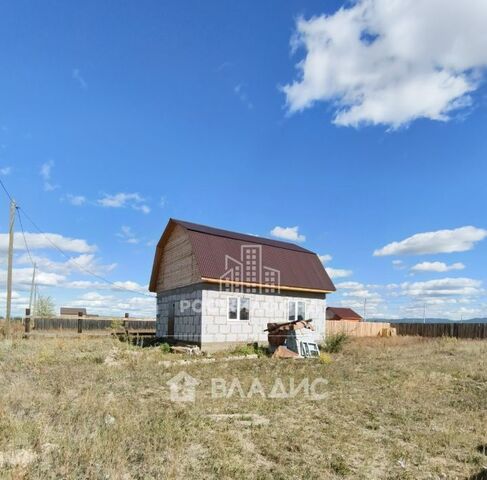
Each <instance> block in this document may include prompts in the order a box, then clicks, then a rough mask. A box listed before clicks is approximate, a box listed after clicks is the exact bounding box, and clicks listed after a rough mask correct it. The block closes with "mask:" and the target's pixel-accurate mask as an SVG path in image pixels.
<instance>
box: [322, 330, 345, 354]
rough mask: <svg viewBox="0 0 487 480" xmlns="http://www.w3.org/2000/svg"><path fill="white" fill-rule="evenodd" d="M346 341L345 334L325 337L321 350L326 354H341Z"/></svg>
mask: <svg viewBox="0 0 487 480" xmlns="http://www.w3.org/2000/svg"><path fill="white" fill-rule="evenodd" d="M347 341H348V336H347V334H345V333H337V334H335V335H330V336H328V337H326V339H325V343H324V345H323V347H322V350H323V351H324V352H328V353H338V352H341V351H342V349H343V346H344V345H345V343H346V342H347Z"/></svg>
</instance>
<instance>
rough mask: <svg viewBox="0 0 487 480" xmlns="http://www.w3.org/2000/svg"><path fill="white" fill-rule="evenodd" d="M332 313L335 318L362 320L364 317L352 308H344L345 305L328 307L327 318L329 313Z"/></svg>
mask: <svg viewBox="0 0 487 480" xmlns="http://www.w3.org/2000/svg"><path fill="white" fill-rule="evenodd" d="M330 313H332V314H333V315H334V318H337V319H340V318H346V319H357V320H362V317H361V316H360V315H359V314H358V313H357V312H356V311H354V310H352V309H351V308H343V307H327V308H326V314H327V315H326V318H328V316H329V314H330ZM329 320H331V319H329Z"/></svg>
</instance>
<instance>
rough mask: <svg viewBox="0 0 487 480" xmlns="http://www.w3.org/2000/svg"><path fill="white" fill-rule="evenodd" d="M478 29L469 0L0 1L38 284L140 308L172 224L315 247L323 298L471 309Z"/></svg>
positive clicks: (481, 172) (484, 50)
mask: <svg viewBox="0 0 487 480" xmlns="http://www.w3.org/2000/svg"><path fill="white" fill-rule="evenodd" d="M486 22H487V5H486V4H485V1H484V0H465V1H463V2H457V1H454V0H427V1H424V0H421V1H420V0H398V1H396V2H390V1H388V0H363V1H358V2H337V1H326V2H325V1H302V2H291V1H286V2H283V1H270V0H262V1H259V2H228V1H223V0H221V1H216V0H212V1H208V2H199V1H179V2H158V1H148V0H144V1H137V2H135V1H127V2H115V1H98V0H97V1H90V0H87V1H85V2H77V3H73V2H55V1H44V2H34V1H20V0H19V1H16V2H3V3H2V5H1V6H0V45H2V47H1V49H0V68H1V75H0V178H1V179H2V181H3V182H4V184H5V185H6V187H7V189H8V191H9V192H10V194H11V195H12V196H13V197H15V200H16V201H17V203H18V205H19V206H20V215H21V220H22V223H23V227H24V230H25V232H26V240H27V244H28V245H29V246H30V256H31V257H32V258H33V259H34V260H35V261H36V262H37V264H38V270H39V272H38V275H37V279H38V286H39V292H40V294H42V295H49V296H51V297H52V298H53V299H54V301H55V303H56V305H57V307H60V306H61V305H62V306H86V307H87V308H88V310H89V311H91V312H93V313H103V314H110V315H120V314H123V312H129V313H130V314H131V315H133V316H153V315H154V314H155V300H154V298H153V297H152V296H151V295H150V294H149V293H148V291H147V285H148V281H149V277H150V273H151V267H152V261H153V257H154V251H155V244H156V243H157V241H158V239H159V238H160V235H161V234H162V231H163V229H164V227H165V225H166V223H167V221H168V219H169V218H170V217H174V218H178V219H185V220H189V221H193V222H196V223H202V224H207V225H212V226H216V227H220V228H225V229H228V230H235V231H240V232H244V233H252V234H255V235H262V236H269V237H273V238H281V239H284V240H289V241H293V242H297V243H299V244H300V245H303V246H304V247H306V248H308V249H310V250H313V251H315V252H316V253H318V254H319V255H320V256H321V259H322V261H323V262H324V264H325V267H326V268H327V270H328V272H329V273H330V274H331V276H332V277H333V280H334V283H335V285H336V287H337V293H334V294H331V295H329V296H328V304H329V305H337V306H338V305H344V306H351V307H353V308H356V309H357V310H358V311H359V313H363V306H364V300H365V299H367V307H366V308H367V310H366V315H367V316H368V317H377V318H379V317H380V318H397V317H422V316H423V313H424V311H426V315H427V316H428V317H448V318H451V319H455V320H459V319H461V318H470V317H477V316H487V291H486V288H487V274H486V268H485V264H486V262H485V260H486V258H487V241H486V238H487V223H486V216H485V212H486V210H487V188H486V177H487V162H486V154H487V136H486V134H485V133H486V125H487V88H486V85H485V77H486V66H487V31H486V29H485V28H484V25H485V24H486ZM0 193H2V195H1V196H0V227H1V228H0V230H1V232H2V233H1V235H0V254H1V257H0V277H1V282H2V288H3V291H1V292H0V295H1V297H0V308H1V309H3V308H4V306H5V291H4V289H5V279H6V247H7V235H6V232H7V231H8V209H9V200H8V198H7V196H6V195H3V192H0ZM24 212H25V213H24ZM29 218H30V219H32V220H33V221H34V223H35V225H37V227H39V229H40V230H41V231H42V232H44V233H46V236H44V235H41V234H40V233H38V231H37V230H36V228H35V227H34V225H33V224H32V223H31V222H30V221H29ZM20 227H21V226H20V222H19V219H18V218H17V221H16V225H15V229H16V238H15V247H16V249H15V256H14V296H13V310H14V313H21V312H22V311H23V309H24V308H25V307H26V306H27V305H28V301H29V290H30V281H31V276H32V264H31V259H30V257H29V253H28V252H27V251H26V249H25V244H24V240H23V237H22V235H21V228H20ZM55 247H59V248H60V249H61V250H62V251H63V252H64V255H63V254H62V253H61V252H60V251H59V250H58V249H57V248H55ZM88 272H89V273H88ZM93 274H95V275H97V276H95V275H93ZM100 277H102V278H103V279H108V280H109V281H110V282H113V283H112V284H109V283H106V282H104V281H103V280H102V279H101V278H100ZM122 289H125V290H122Z"/></svg>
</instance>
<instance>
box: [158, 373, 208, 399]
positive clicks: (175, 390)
mask: <svg viewBox="0 0 487 480" xmlns="http://www.w3.org/2000/svg"><path fill="white" fill-rule="evenodd" d="M200 383H201V382H200V381H199V380H197V379H196V378H194V377H192V376H191V375H190V374H189V373H186V372H184V371H182V372H179V373H178V374H177V375H175V376H174V377H172V378H171V379H169V380H168V381H167V382H166V384H167V385H168V386H169V392H170V398H171V401H172V402H194V401H195V399H196V386H197V385H199V384H200Z"/></svg>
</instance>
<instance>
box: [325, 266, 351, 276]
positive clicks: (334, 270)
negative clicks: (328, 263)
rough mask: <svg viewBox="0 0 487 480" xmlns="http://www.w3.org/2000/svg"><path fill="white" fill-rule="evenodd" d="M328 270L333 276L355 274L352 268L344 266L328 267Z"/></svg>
mask: <svg viewBox="0 0 487 480" xmlns="http://www.w3.org/2000/svg"><path fill="white" fill-rule="evenodd" d="M326 271H327V273H328V275H330V277H331V278H344V277H350V275H352V274H353V272H352V270H344V269H343V268H332V267H326Z"/></svg>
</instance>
